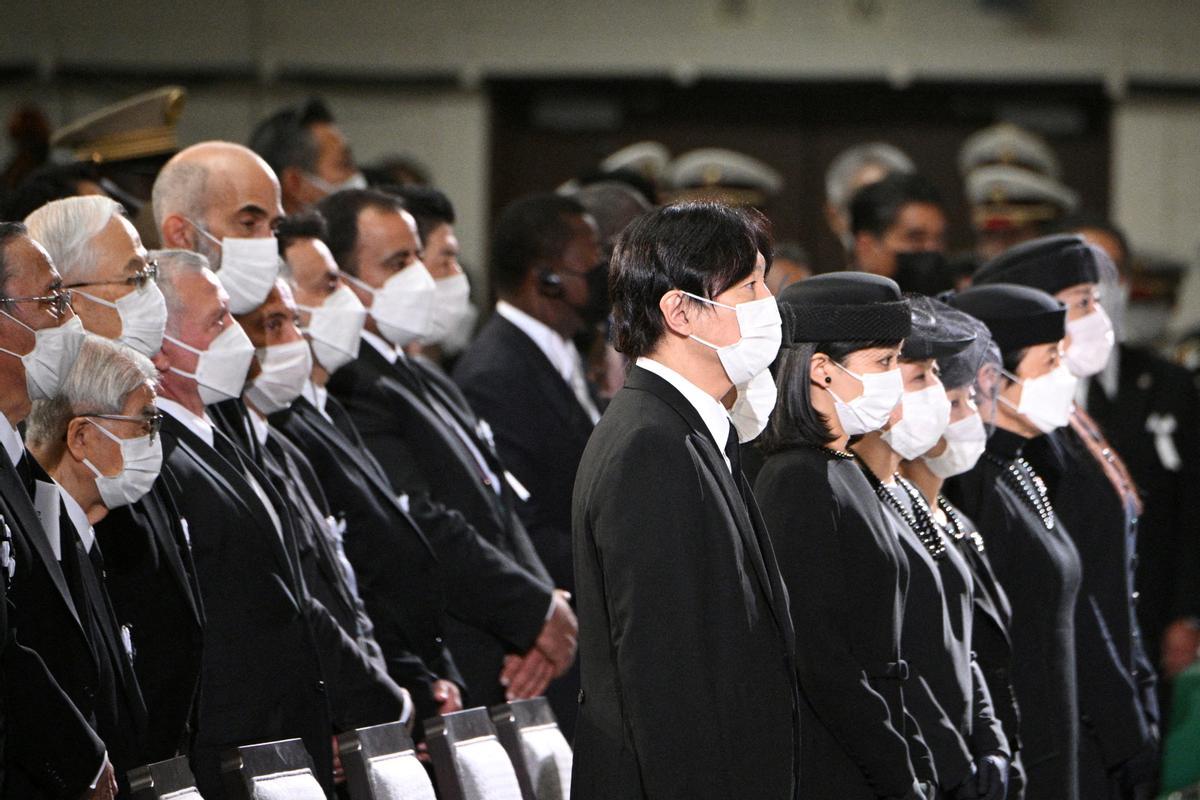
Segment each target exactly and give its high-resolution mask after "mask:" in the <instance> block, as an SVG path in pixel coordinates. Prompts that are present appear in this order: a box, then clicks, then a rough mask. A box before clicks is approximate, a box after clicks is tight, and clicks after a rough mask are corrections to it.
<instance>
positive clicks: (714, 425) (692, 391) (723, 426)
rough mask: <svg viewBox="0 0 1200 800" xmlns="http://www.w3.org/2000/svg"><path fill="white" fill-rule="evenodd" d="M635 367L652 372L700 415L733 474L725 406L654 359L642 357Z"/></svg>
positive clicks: (727, 416) (727, 417)
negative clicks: (727, 445) (727, 444)
mask: <svg viewBox="0 0 1200 800" xmlns="http://www.w3.org/2000/svg"><path fill="white" fill-rule="evenodd" d="M637 365H638V366H639V367H641V368H642V369H644V370H646V371H647V372H653V373H654V374H655V375H657V376H658V377H660V378H662V379H663V380H664V381H666V382H667V383H669V384H671V385H672V386H674V387H675V389H676V390H678V392H679V393H680V394H681V395H683V397H684V399H686V400H687V401H688V402H689V403H691V404H692V407H693V408H695V409H696V413H697V414H699V415H700V419H701V420H703V421H704V425H705V426H706V427H707V428H708V432H709V433H711V434H712V437H713V441H715V442H716V443H717V451H718V452H720V454H721V458H723V459H725V466H726V467H729V471H730V472H733V467H732V466H730V464H729V456H727V455H725V443H726V442H727V441H729V426H730V424H731V423H730V421H729V412H728V411H726V410H725V406H723V405H721V404H720V402H718V401H717V400H716V399H715V398H714V397H713V396H712V395H711V394H709V393H708V392H706V391H704V390H703V389H701V388H700V387H699V386H697V385H696V384H694V383H692V382H691V381H689V380H688V379H687V378H685V377H683V376H682V375H680V374H679V373H678V372H676V371H675V370H673V369H671V368H670V367H668V366H664V365H663V364H660V363H659V362H657V361H655V360H654V359H651V358H646V357H645V356H642V357H641V358H639V359H638V360H637Z"/></svg>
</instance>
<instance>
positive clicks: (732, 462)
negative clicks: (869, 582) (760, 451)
mask: <svg viewBox="0 0 1200 800" xmlns="http://www.w3.org/2000/svg"><path fill="white" fill-rule="evenodd" d="M725 455H726V456H727V457H728V458H729V471H730V472H732V473H733V482H734V483H738V484H740V483H741V481H742V450H741V445H740V444H739V443H738V435H737V429H736V428H735V427H734V426H733V425H732V424H730V426H729V436H727V437H726V438H725ZM738 488H739V489H740V488H741V487H740V486H739V487H738Z"/></svg>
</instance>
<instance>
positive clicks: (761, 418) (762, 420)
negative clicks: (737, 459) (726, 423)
mask: <svg viewBox="0 0 1200 800" xmlns="http://www.w3.org/2000/svg"><path fill="white" fill-rule="evenodd" d="M778 394H779V392H778V389H776V387H775V378H774V377H773V376H772V375H771V370H769V369H765V370H763V371H762V372H760V373H758V375H756V376H755V377H753V378H751V379H750V382H749V383H746V384H743V385H741V386H739V387H737V399H736V400H734V401H733V408H731V409H729V417H730V419H732V420H733V427H734V428H736V429H737V432H738V441H739V442H742V443H743V444H744V443H746V442H749V441H753V440H754V439H757V438H758V435H759V434H760V433H762V432H763V431H764V430H766V429H767V422H769V421H770V418H771V412H772V411H774V410H775V400H776V397H777V396H778Z"/></svg>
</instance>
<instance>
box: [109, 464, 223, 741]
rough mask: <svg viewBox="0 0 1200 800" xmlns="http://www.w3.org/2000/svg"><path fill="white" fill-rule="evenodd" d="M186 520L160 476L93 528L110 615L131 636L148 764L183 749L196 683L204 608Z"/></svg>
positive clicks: (189, 730)
mask: <svg viewBox="0 0 1200 800" xmlns="http://www.w3.org/2000/svg"><path fill="white" fill-rule="evenodd" d="M185 524H186V523H185V522H184V521H183V519H182V517H181V516H180V515H179V509H178V508H177V507H176V505H175V500H174V498H173V497H172V496H171V494H170V492H169V491H168V489H167V486H166V484H165V483H163V482H161V481H160V482H158V483H156V484H155V485H154V487H153V488H152V489H151V490H150V492H149V493H148V494H147V495H146V496H145V497H143V498H142V499H141V500H139V501H138V502H137V503H133V504H131V505H126V506H120V507H118V508H114V509H111V510H110V511H109V512H108V515H107V516H106V517H105V518H104V519H103V520H101V521H100V522H99V523H98V524H97V525H96V526H95V528H96V538H97V541H99V542H100V546H101V548H102V549H103V551H104V557H105V565H106V568H107V578H106V584H107V586H108V592H109V595H110V596H111V597H112V602H113V607H114V609H115V611H116V615H117V620H118V621H119V622H120V623H121V624H122V625H124V626H127V627H128V628H129V630H130V632H131V635H132V639H133V645H134V659H133V666H134V670H135V671H136V673H137V677H138V683H139V684H140V685H141V688H142V696H143V697H144V698H145V701H146V710H147V712H148V715H149V716H148V722H147V729H146V737H145V747H146V749H145V759H144V760H145V761H146V762H147V763H149V762H154V761H162V760H165V759H168V758H172V757H173V756H175V755H178V754H180V753H186V752H187V750H188V746H189V744H190V737H191V730H192V727H193V720H192V713H193V709H194V707H195V701H196V692H197V690H198V688H199V684H200V657H201V655H200V654H201V645H202V640H203V630H204V611H203V605H202V603H201V600H200V588H199V586H198V585H197V584H196V576H195V565H194V564H193V563H192V552H191V547H190V546H189V545H188V542H187V535H186V533H185V531H184V525H185Z"/></svg>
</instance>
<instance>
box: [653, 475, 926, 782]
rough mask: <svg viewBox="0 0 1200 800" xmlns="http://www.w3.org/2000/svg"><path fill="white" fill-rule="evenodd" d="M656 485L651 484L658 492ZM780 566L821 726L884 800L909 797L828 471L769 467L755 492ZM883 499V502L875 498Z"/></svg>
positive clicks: (905, 767) (802, 670)
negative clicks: (862, 645) (865, 655)
mask: <svg viewBox="0 0 1200 800" xmlns="http://www.w3.org/2000/svg"><path fill="white" fill-rule="evenodd" d="M655 485H656V482H655V481H654V480H649V481H648V486H647V489H649V490H651V491H653V490H654V486H655ZM754 491H755V495H756V496H758V497H759V498H770V499H771V502H769V503H763V505H762V512H763V518H764V520H765V521H766V524H767V530H769V531H772V536H771V540H772V542H773V544H774V546H775V556H776V558H777V560H778V562H779V568H780V569H781V570H782V571H783V574H784V576H785V577H787V578H788V581H787V586H788V592H789V593H790V596H791V607H792V619H793V620H794V623H795V628H796V642H797V651H798V652H797V657H796V662H797V670H798V672H799V675H800V686H801V688H802V689H803V690H804V695H805V697H806V698H807V699H808V702H809V703H810V704H811V705H812V708H813V710H814V712H815V713H816V715H817V716H818V717H819V718H820V719H821V721H822V722H823V723H824V724H825V725H826V726H827V727H828V728H829V730H830V732H831V733H832V734H833V735H834V736H835V737H836V738H837V740H838V741H839V742H841V744H842V746H843V747H844V748H845V749H846V753H847V754H848V755H849V756H850V758H851V759H852V760H853V761H854V763H855V764H857V765H858V767H859V769H860V770H861V771H862V774H863V775H864V776H865V777H866V779H867V780H868V781H869V782H870V784H871V787H872V788H873V789H874V791H875V793H876V794H877V795H879V796H881V797H903V796H904V795H905V794H907V793H908V791H909V790H910V789H911V788H912V786H913V783H914V781H915V780H916V776H915V775H914V774H913V770H912V766H911V764H910V761H909V759H910V754H909V751H908V746H907V745H906V744H905V740H904V736H903V735H901V733H900V732H899V731H898V730H897V726H900V725H902V724H903V723H902V721H901V720H893V719H892V718H891V713H890V711H889V708H888V704H887V701H886V700H884V698H883V697H882V696H881V695H880V694H879V693H878V692H876V691H875V690H874V689H873V688H872V687H871V685H870V683H869V682H868V679H867V673H866V671H865V669H864V665H863V664H862V663H861V662H860V661H859V660H858V658H857V656H856V655H855V649H854V643H853V642H852V641H851V640H850V638H849V633H850V632H851V631H853V630H855V625H854V624H853V621H852V620H850V619H847V618H846V608H847V604H846V603H843V602H841V601H840V599H839V598H840V597H841V596H842V595H843V594H844V593H845V592H846V591H848V590H851V589H853V590H855V591H858V590H860V589H861V587H858V586H857V584H856V582H855V578H854V576H853V575H851V574H847V572H846V570H845V569H844V567H843V557H842V553H841V551H840V545H839V536H838V516H839V510H838V508H837V505H836V501H835V499H834V497H833V494H832V490H831V488H830V486H829V480H828V477H827V476H826V475H825V474H824V473H823V472H818V471H816V470H806V472H805V473H804V474H802V475H799V474H796V473H795V472H792V471H787V470H780V469H771V468H770V465H768V466H767V467H765V468H764V469H763V471H762V472H761V473H760V474H759V476H758V481H757V484H756V485H755V487H754ZM867 500H868V501H870V502H875V498H873V497H870V498H867Z"/></svg>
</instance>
